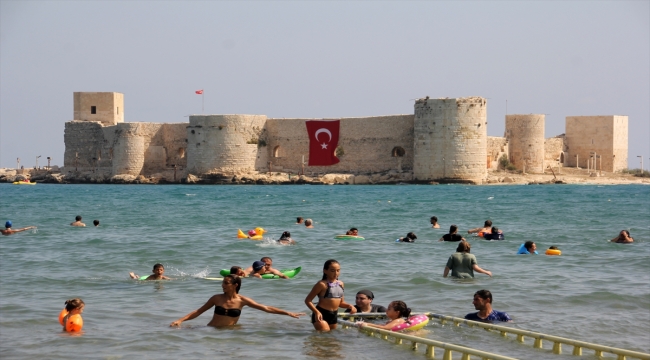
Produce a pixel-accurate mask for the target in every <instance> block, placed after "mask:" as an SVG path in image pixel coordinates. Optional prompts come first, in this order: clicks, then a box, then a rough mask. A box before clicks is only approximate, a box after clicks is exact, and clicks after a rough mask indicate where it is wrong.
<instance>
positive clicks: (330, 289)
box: [323, 280, 345, 299]
mask: <svg viewBox="0 0 650 360" xmlns="http://www.w3.org/2000/svg"><path fill="white" fill-rule="evenodd" d="M344 291H345V290H344V289H343V286H341V282H340V281H338V280H336V281H335V282H331V283H327V290H325V295H324V296H323V298H326V299H327V298H329V299H340V298H342V297H343V292H344Z"/></svg>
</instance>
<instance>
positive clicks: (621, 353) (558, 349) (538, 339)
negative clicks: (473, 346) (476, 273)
mask: <svg viewBox="0 0 650 360" xmlns="http://www.w3.org/2000/svg"><path fill="white" fill-rule="evenodd" d="M424 314H425V315H427V316H429V318H433V319H438V320H440V323H441V324H443V325H444V324H445V323H447V322H451V323H453V324H454V325H455V326H460V325H461V324H465V325H467V326H469V327H480V328H483V329H486V330H494V331H498V332H499V334H500V335H501V336H502V337H507V336H508V334H514V335H516V336H517V342H519V343H523V342H524V340H525V338H526V337H529V338H532V339H534V342H533V348H536V349H541V348H542V345H543V342H544V340H547V341H550V342H552V343H553V350H552V351H553V353H554V354H562V345H568V346H572V347H573V352H572V355H576V356H581V355H582V350H583V349H590V350H593V351H594V354H595V356H603V353H611V354H614V355H616V356H617V360H626V357H631V358H635V359H641V360H650V354H647V353H642V352H638V351H631V350H625V349H619V348H615V347H611V346H604V345H598V344H593V343H589V342H586V341H580V340H573V339H568V338H563V337H560V336H554V335H547V334H543V333H538V332H534V331H528V330H520V329H516V328H512V327H508V326H503V325H495V324H491V323H485V322H480V321H472V320H466V319H463V318H457V317H453V316H446V315H440V314H432V313H424ZM339 316H341V317H343V318H349V319H350V320H351V321H354V319H355V318H384V317H386V314H385V313H363V314H354V315H352V314H339ZM346 323H347V322H346ZM374 330H380V329H374ZM382 331H383V330H382ZM388 333H390V331H389V332H388ZM407 336H408V335H407ZM424 340H428V339H424ZM455 346H457V345H455ZM466 349H469V348H466ZM477 356H478V355H477ZM496 356H500V355H496ZM449 359H451V357H450V358H449Z"/></svg>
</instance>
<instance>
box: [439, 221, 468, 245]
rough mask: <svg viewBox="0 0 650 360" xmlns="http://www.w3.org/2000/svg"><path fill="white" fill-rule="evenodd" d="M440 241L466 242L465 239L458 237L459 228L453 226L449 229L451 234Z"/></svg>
mask: <svg viewBox="0 0 650 360" xmlns="http://www.w3.org/2000/svg"><path fill="white" fill-rule="evenodd" d="M438 241H465V238H464V237H462V236H460V235H458V226H456V225H451V226H450V227H449V234H445V235H443V236H442V237H441V238H440V240H438Z"/></svg>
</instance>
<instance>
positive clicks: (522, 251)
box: [517, 241, 539, 255]
mask: <svg viewBox="0 0 650 360" xmlns="http://www.w3.org/2000/svg"><path fill="white" fill-rule="evenodd" d="M517 254H518V255H532V254H535V255H539V254H538V253H537V244H535V243H534V242H533V241H526V242H525V243H523V244H521V246H519V251H517Z"/></svg>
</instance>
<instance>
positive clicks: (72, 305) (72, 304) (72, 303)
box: [65, 298, 86, 311]
mask: <svg viewBox="0 0 650 360" xmlns="http://www.w3.org/2000/svg"><path fill="white" fill-rule="evenodd" d="M84 305H86V304H85V303H84V301H83V300H81V299H79V298H74V299H70V300H66V301H65V309H66V310H67V311H72V310H74V309H78V308H80V307H82V306H84Z"/></svg>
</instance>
